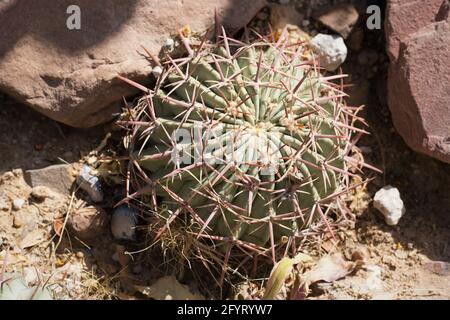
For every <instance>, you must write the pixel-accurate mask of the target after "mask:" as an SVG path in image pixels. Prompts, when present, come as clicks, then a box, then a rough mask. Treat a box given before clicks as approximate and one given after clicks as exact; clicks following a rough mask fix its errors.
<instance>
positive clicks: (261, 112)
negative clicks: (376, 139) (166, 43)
mask: <svg viewBox="0 0 450 320" xmlns="http://www.w3.org/2000/svg"><path fill="white" fill-rule="evenodd" d="M226 48H227V46H223V47H222V46H221V47H218V48H217V49H216V50H214V52H211V53H208V54H203V55H198V56H196V57H195V58H191V59H189V60H188V61H187V62H186V63H184V64H180V65H177V66H175V65H173V64H172V65H171V67H170V68H168V70H167V72H166V73H165V74H164V75H163V79H160V80H161V82H162V83H163V86H162V87H159V88H157V89H156V90H155V92H154V93H152V94H151V95H149V96H147V97H144V98H142V99H141V100H140V102H139V105H138V110H139V111H140V113H139V119H138V120H139V121H140V123H141V124H142V123H147V124H148V125H145V126H142V125H137V130H135V132H137V133H138V134H137V135H136V136H137V139H136V143H135V147H134V153H133V157H134V158H135V159H136V160H137V163H139V165H140V167H141V168H143V169H144V171H145V172H146V174H147V175H148V178H149V179H150V180H151V181H152V182H153V185H154V188H153V191H154V192H155V193H156V195H157V196H158V205H162V204H164V205H166V206H167V207H168V208H169V209H170V210H169V211H168V212H169V213H168V215H169V216H168V217H167V218H169V219H170V217H171V216H174V215H176V216H177V217H179V216H180V214H182V213H183V214H187V216H188V217H189V218H188V219H187V220H186V221H187V223H188V224H190V227H191V229H192V230H194V232H195V233H197V234H199V235H200V236H204V237H209V236H214V237H215V239H219V240H227V241H230V240H232V241H234V242H235V243H239V244H248V245H249V246H250V247H257V248H262V249H267V248H269V247H273V246H276V245H277V244H279V243H280V242H282V240H283V239H285V237H290V236H295V234H296V233H298V231H299V230H302V229H305V228H307V227H308V226H310V225H311V223H313V222H314V221H317V218H318V217H319V216H321V214H320V212H323V211H322V209H321V208H320V206H321V205H322V204H324V203H325V202H324V199H328V198H332V197H333V195H335V194H337V193H339V192H340V191H341V190H343V189H344V187H345V183H344V182H343V181H344V180H345V178H346V177H347V174H346V164H345V161H344V159H345V156H346V155H347V153H348V150H347V149H348V148H347V145H348V141H349V139H350V137H351V134H352V132H353V129H352V121H353V120H352V119H353V117H354V114H353V113H352V111H349V110H348V109H347V108H346V106H345V105H344V104H343V102H342V97H343V95H344V94H343V93H342V92H341V91H340V90H339V89H338V88H337V86H334V85H333V84H331V82H328V81H327V79H326V78H324V77H323V75H322V74H321V73H320V69H319V68H318V67H317V65H316V64H315V63H314V60H313V58H312V56H311V55H310V54H309V51H308V49H307V48H306V47H303V46H300V47H296V48H295V49H284V48H283V47H282V46H280V45H275V44H268V43H259V44H254V45H249V46H243V47H240V48H238V49H237V50H236V52H234V53H233V54H231V52H230V50H229V49H226ZM305 56H307V58H305ZM149 110H151V111H149ZM180 132H184V133H185V134H187V133H189V136H190V138H188V139H184V140H183V139H181V138H180V136H178V133H180ZM195 137H201V138H200V139H198V138H197V139H195ZM181 140H182V141H181Z"/></svg>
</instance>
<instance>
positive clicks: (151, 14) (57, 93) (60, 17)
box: [0, 0, 265, 127]
mask: <svg viewBox="0 0 450 320" xmlns="http://www.w3.org/2000/svg"><path fill="white" fill-rule="evenodd" d="M70 5H78V6H79V7H80V11H81V29H80V30H69V29H68V28H67V25H66V22H67V19H68V18H69V17H70V14H67V12H66V11H67V8H68V7H69V6H70ZM264 5H265V0H252V1H246V0H184V1H181V0H164V1H161V0H102V1H92V0H77V1H72V0H58V1H55V0H40V1H25V0H10V1H7V2H5V1H0V30H2V31H1V33H0V91H3V92H5V93H7V94H9V95H11V96H13V97H15V98H16V99H17V100H19V101H20V102H23V103H25V104H27V105H29V106H31V107H32V108H34V109H36V110H38V111H39V112H42V113H43V114H45V115H47V116H49V117H51V118H53V119H55V120H57V121H60V122H63V123H65V124H68V125H71V126H75V127H90V126H94V125H96V124H99V123H101V122H104V121H107V120H109V119H111V115H112V114H113V113H114V112H117V111H119V110H120V109H119V107H120V106H121V104H122V103H121V99H122V96H130V95H134V94H135V93H137V91H136V90H135V89H134V88H132V87H130V86H129V85H126V84H125V83H123V82H121V81H119V80H117V79H115V78H116V75H117V74H121V75H122V76H125V77H128V78H130V79H133V80H135V81H138V82H143V83H145V81H148V75H149V73H150V72H151V68H150V66H149V63H148V61H147V60H146V58H145V57H144V56H143V55H142V54H139V53H138V52H137V50H140V51H142V48H141V46H142V45H144V46H145V47H146V48H147V49H148V50H149V51H151V52H152V53H153V54H155V55H157V54H158V53H159V50H160V48H161V46H162V45H163V43H164V42H165V40H166V39H167V37H168V36H169V35H170V34H174V33H176V31H177V30H178V29H180V28H181V27H183V26H184V25H189V26H190V28H191V30H193V31H198V32H204V31H205V30H206V29H208V28H209V27H210V26H212V25H213V23H214V12H215V9H217V12H218V15H219V17H220V18H221V19H222V22H223V24H224V26H225V27H226V29H227V31H228V32H229V33H232V32H233V31H236V30H237V29H239V28H241V27H243V26H244V25H245V24H246V23H248V22H249V20H250V19H251V18H252V17H253V16H254V15H256V14H257V12H258V11H259V10H260V9H261V8H262V7H263V6H264Z"/></svg>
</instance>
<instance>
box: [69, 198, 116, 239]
mask: <svg viewBox="0 0 450 320" xmlns="http://www.w3.org/2000/svg"><path fill="white" fill-rule="evenodd" d="M108 222H109V216H108V215H107V214H106V212H105V211H104V210H103V209H102V208H100V207H97V206H87V207H83V208H80V209H77V210H75V211H74V212H73V214H72V215H71V216H70V218H69V221H68V226H69V228H70V230H71V231H72V233H73V234H74V235H76V236H77V237H78V238H80V239H82V240H91V239H95V238H96V237H98V236H100V235H101V234H102V233H103V232H105V231H106V230H107V226H108Z"/></svg>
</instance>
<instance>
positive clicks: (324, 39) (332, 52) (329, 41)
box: [310, 33, 348, 71]
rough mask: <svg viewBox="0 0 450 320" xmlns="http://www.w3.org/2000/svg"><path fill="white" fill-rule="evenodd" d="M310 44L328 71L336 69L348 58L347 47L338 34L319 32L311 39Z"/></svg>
mask: <svg viewBox="0 0 450 320" xmlns="http://www.w3.org/2000/svg"><path fill="white" fill-rule="evenodd" d="M310 45H311V48H312V49H313V51H314V52H315V53H316V54H317V55H318V56H319V58H320V66H321V67H323V68H325V69H326V70H328V71H335V70H336V69H337V68H339V66H340V65H341V64H343V63H344V61H345V59H347V52H348V51H347V47H346V46H345V43H344V39H343V38H342V37H340V36H338V35H329V34H323V33H319V34H318V35H316V36H315V37H314V38H312V39H311V41H310Z"/></svg>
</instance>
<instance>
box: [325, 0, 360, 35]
mask: <svg viewBox="0 0 450 320" xmlns="http://www.w3.org/2000/svg"><path fill="white" fill-rule="evenodd" d="M358 19H359V13H358V10H356V8H355V6H353V5H351V4H347V5H341V6H337V7H334V8H332V9H331V10H329V11H327V12H325V13H323V14H321V15H320V16H318V17H317V20H319V21H320V22H321V23H322V24H323V25H325V26H327V27H328V28H330V29H331V30H333V31H336V32H337V33H339V34H340V35H341V36H342V37H343V38H344V39H347V37H348V36H349V35H350V33H351V32H352V30H353V27H354V26H355V24H356V22H357V21H358Z"/></svg>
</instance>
